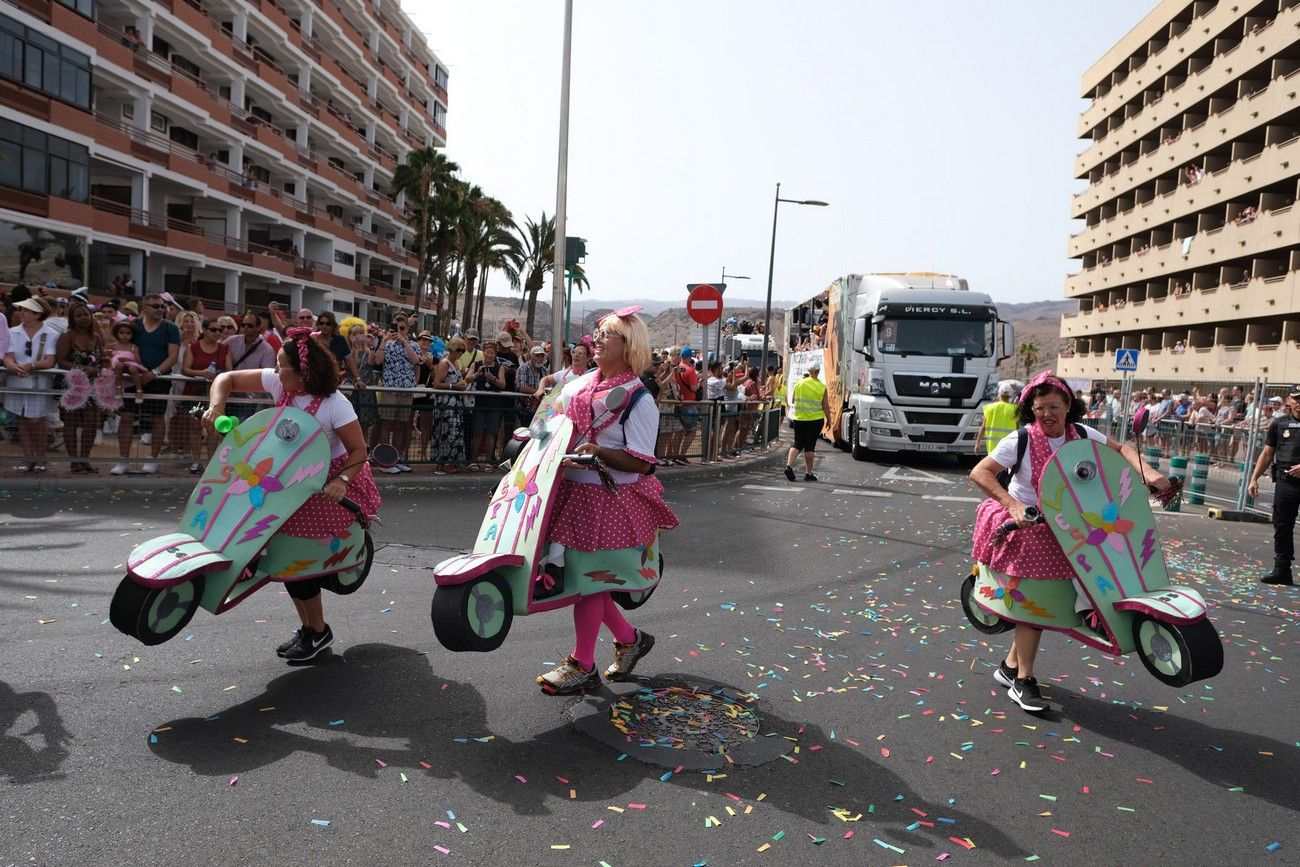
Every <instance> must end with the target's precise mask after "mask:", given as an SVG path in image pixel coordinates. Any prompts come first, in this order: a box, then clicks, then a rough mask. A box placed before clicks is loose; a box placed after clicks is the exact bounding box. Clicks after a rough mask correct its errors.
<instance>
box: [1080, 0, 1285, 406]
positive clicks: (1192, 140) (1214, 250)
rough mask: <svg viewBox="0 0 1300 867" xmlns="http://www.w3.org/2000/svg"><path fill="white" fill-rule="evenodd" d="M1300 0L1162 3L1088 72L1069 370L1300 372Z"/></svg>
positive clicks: (1228, 375)
mask: <svg viewBox="0 0 1300 867" xmlns="http://www.w3.org/2000/svg"><path fill="white" fill-rule="evenodd" d="M1297 72H1300V0H1264V2H1243V3H1226V2H1224V3H1215V2H1209V0H1195V2H1188V0H1163V2H1161V3H1160V4H1159V5H1158V6H1156V8H1155V9H1154V10H1153V11H1152V12H1151V13H1150V14H1148V15H1147V16H1146V17H1145V18H1143V19H1142V21H1141V22H1139V23H1138V25H1137V26H1136V27H1134V28H1133V29H1132V30H1131V31H1130V32H1129V33H1128V34H1127V35H1126V36H1125V37H1124V38H1123V39H1122V40H1120V41H1119V43H1118V44H1116V45H1115V46H1114V47H1113V48H1111V49H1110V51H1108V52H1107V53H1106V54H1105V56H1104V57H1102V58H1101V60H1099V61H1098V62H1097V63H1096V64H1095V65H1094V66H1093V67H1092V68H1091V69H1089V70H1088V72H1087V73H1086V74H1085V75H1084V77H1083V93H1082V95H1083V97H1084V98H1085V99H1087V100H1089V105H1088V107H1087V109H1086V110H1085V111H1084V112H1083V114H1082V115H1081V116H1080V118H1079V134H1080V136H1082V137H1083V138H1085V139H1087V140H1088V142H1089V143H1088V145H1087V147H1086V148H1085V149H1084V150H1083V152H1082V153H1080V154H1079V156H1078V158H1077V159H1076V160H1075V166H1074V169H1075V177H1077V178H1079V179H1080V180H1083V181H1085V182H1086V184H1087V187H1086V188H1085V189H1083V191H1082V192H1080V193H1078V194H1077V195H1075V196H1074V198H1073V201H1072V203H1071V208H1070V213H1071V216H1073V217H1075V218H1078V219H1080V220H1082V221H1083V223H1084V225H1083V226H1082V227H1081V230H1080V231H1079V232H1078V233H1077V234H1075V235H1073V236H1071V238H1070V241H1069V255H1070V257H1071V258H1074V259H1078V260H1079V262H1080V264H1081V266H1082V267H1081V270H1080V272H1079V273H1077V274H1074V275H1071V276H1070V277H1069V278H1067V279H1066V282H1065V294H1066V296H1067V297H1068V298H1074V299H1077V300H1078V303H1079V309H1078V312H1077V313H1069V314H1067V315H1066V316H1064V317H1063V318H1062V320H1061V337H1062V338H1063V347H1064V349H1063V351H1062V352H1061V355H1060V358H1059V364H1058V369H1059V371H1060V372H1061V373H1062V374H1064V375H1066V376H1070V377H1079V378H1093V379H1104V378H1114V377H1115V376H1116V374H1115V350H1117V349H1120V348H1129V349H1140V350H1142V354H1141V361H1140V368H1139V371H1138V375H1139V377H1141V378H1142V379H1158V380H1159V379H1164V380H1171V381H1179V380H1183V381H1194V380H1205V379H1249V378H1254V377H1255V376H1263V377H1266V378H1268V379H1269V380H1272V381H1274V382H1282V381H1285V382H1293V381H1300V349H1298V348H1297V345H1296V344H1297V341H1300V292H1298V291H1297V285H1298V284H1297V274H1298V273H1300V212H1298V211H1297V210H1296V209H1295V207H1294V204H1295V200H1296V193H1297V185H1298V184H1300V75H1297Z"/></svg>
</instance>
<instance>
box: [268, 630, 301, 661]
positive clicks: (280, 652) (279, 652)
mask: <svg viewBox="0 0 1300 867" xmlns="http://www.w3.org/2000/svg"><path fill="white" fill-rule="evenodd" d="M304 629H306V627H305V626H300V627H298V631H297V632H295V633H294V634H293V635H290V636H289V640H288V641H286V642H284V643H283V644H281V645H280V646H279V647H277V648H276V649H275V655H276V656H281V657H282V656H284V655H285V654H286V653H288V652H289V648H290V647H293V646H294V645H295V644H297V643H298V642H299V641H302V633H303V630H304Z"/></svg>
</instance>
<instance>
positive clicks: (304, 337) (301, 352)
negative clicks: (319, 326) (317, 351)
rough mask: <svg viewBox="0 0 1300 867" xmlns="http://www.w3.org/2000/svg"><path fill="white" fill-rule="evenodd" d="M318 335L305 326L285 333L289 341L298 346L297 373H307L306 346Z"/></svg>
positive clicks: (317, 332)
mask: <svg viewBox="0 0 1300 867" xmlns="http://www.w3.org/2000/svg"><path fill="white" fill-rule="evenodd" d="M319 333H320V332H319V331H312V330H311V329H310V328H308V327H307V326H305V325H300V326H296V327H294V328H290V329H289V330H288V331H286V332H285V336H287V337H288V338H289V339H290V340H293V341H296V342H297V344H298V372H299V373H303V374H305V373H306V372H307V345H308V344H309V343H310V342H311V339H312V338H313V337H315V336H316V335H317V334H319Z"/></svg>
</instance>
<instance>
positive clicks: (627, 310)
mask: <svg viewBox="0 0 1300 867" xmlns="http://www.w3.org/2000/svg"><path fill="white" fill-rule="evenodd" d="M644 309H645V307H644V306H642V305H640V304H632V305H630V306H628V307H623V308H621V309H618V310H615V311H614V315H615V316H617V317H618V318H619V319H626V318H627V317H629V316H635V315H636V314H638V313H640V312H641V311H642V310H644Z"/></svg>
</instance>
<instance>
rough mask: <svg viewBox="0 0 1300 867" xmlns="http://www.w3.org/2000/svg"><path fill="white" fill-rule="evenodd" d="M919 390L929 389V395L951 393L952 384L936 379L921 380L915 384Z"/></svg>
mask: <svg viewBox="0 0 1300 867" xmlns="http://www.w3.org/2000/svg"><path fill="white" fill-rule="evenodd" d="M917 385H919V386H921V388H928V389H930V393H931V394H938V393H939V392H941V391H952V383H951V382H948V381H941V380H937V379H923V380H921V381H920V382H918V383H917Z"/></svg>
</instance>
